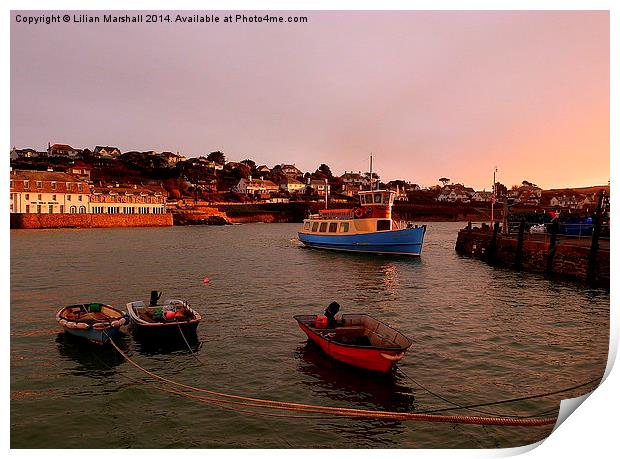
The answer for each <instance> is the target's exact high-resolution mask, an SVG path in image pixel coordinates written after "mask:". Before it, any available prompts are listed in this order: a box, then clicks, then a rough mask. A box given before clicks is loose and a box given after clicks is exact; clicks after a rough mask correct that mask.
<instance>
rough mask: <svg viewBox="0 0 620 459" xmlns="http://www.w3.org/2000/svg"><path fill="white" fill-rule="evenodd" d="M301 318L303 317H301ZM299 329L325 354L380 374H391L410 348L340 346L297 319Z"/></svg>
mask: <svg viewBox="0 0 620 459" xmlns="http://www.w3.org/2000/svg"><path fill="white" fill-rule="evenodd" d="M299 317H301V316H299ZM295 319H296V320H297V323H298V325H299V328H300V329H301V330H302V331H303V332H304V333H305V334H306V335H307V336H308V339H309V340H310V341H312V342H314V343H315V344H317V345H318V346H319V347H320V348H321V349H322V350H323V352H324V353H325V354H327V355H328V356H329V357H331V358H333V359H334V360H337V361H339V362H342V363H345V364H347V365H351V366H354V367H357V368H362V369H364V370H369V371H377V372H380V373H387V372H389V371H390V370H391V369H392V367H393V366H394V365H395V364H396V362H398V361H400V359H402V357H403V356H404V353H405V351H406V349H407V347H408V346H406V347H403V348H398V349H382V348H373V347H361V346H353V345H346V344H339V343H337V342H334V341H332V340H329V339H326V338H325V337H323V336H321V335H319V334H318V333H316V331H314V330H313V329H312V328H311V327H309V326H307V325H306V324H305V323H304V320H302V319H299V318H298V317H295Z"/></svg>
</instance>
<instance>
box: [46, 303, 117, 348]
mask: <svg viewBox="0 0 620 459" xmlns="http://www.w3.org/2000/svg"><path fill="white" fill-rule="evenodd" d="M56 321H57V322H58V323H59V324H60V326H61V327H62V328H63V330H64V331H65V332H66V333H69V334H71V335H74V336H79V337H80V338H85V339H87V340H89V341H91V342H93V343H98V344H104V343H107V342H108V341H109V340H110V338H112V337H113V336H115V335H116V334H117V333H118V332H119V330H120V328H121V327H122V326H123V325H125V324H126V323H127V322H128V318H127V315H126V314H125V312H123V311H119V310H118V309H115V308H113V307H112V306H109V305H107V304H102V303H87V304H75V305H72V306H67V307H66V308H62V309H61V310H60V311H58V313H57V314H56Z"/></svg>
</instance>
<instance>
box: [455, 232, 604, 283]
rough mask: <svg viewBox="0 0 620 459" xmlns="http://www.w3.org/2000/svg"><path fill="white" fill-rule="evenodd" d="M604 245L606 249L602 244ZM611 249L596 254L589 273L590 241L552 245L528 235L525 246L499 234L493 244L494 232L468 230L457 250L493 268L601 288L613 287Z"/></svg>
mask: <svg viewBox="0 0 620 459" xmlns="http://www.w3.org/2000/svg"><path fill="white" fill-rule="evenodd" d="M601 245H605V244H603V243H601ZM606 245H607V248H605V247H603V248H599V249H598V250H597V251H596V259H595V262H594V263H593V264H592V268H591V269H592V270H593V271H592V273H589V267H590V256H591V239H590V238H582V239H575V238H564V237H560V236H558V238H557V239H556V241H555V244H553V245H552V243H551V238H550V236H549V235H548V234H537V235H529V234H528V235H524V237H523V239H522V241H521V243H520V244H519V239H518V236H517V235H514V234H511V235H504V234H501V233H498V234H497V235H496V238H495V242H493V232H492V231H491V230H490V228H489V227H488V226H486V227H485V228H484V229H481V228H471V227H470V225H468V227H467V228H465V229H462V230H460V231H459V233H458V237H457V240H456V245H455V250H456V252H457V253H458V254H459V255H463V256H468V257H472V258H477V259H480V260H484V261H486V262H487V263H489V264H490V265H493V266H500V267H505V268H513V269H516V270H523V271H529V272H535V273H544V274H548V275H550V276H551V277H560V278H568V279H573V280H577V281H581V282H587V281H589V283H591V284H594V285H596V286H601V287H609V266H610V256H609V248H608V245H609V244H608V242H607V243H606Z"/></svg>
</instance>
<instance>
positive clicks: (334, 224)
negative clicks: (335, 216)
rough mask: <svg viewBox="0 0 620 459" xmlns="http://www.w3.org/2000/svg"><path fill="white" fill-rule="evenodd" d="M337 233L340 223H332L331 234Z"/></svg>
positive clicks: (330, 226)
mask: <svg viewBox="0 0 620 459" xmlns="http://www.w3.org/2000/svg"><path fill="white" fill-rule="evenodd" d="M336 231H338V223H336V222H331V223H330V224H329V232H330V233H335V232H336Z"/></svg>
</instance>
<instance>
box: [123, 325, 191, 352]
mask: <svg viewBox="0 0 620 459" xmlns="http://www.w3.org/2000/svg"><path fill="white" fill-rule="evenodd" d="M132 335H133V338H134V340H135V349H136V351H138V352H139V353H140V354H143V355H147V356H151V355H154V354H173V353H178V354H191V353H195V352H198V351H199V350H200V348H201V347H202V343H201V342H200V339H198V334H197V333H196V331H195V330H194V331H191V332H189V331H184V332H183V334H181V332H176V333H173V332H172V331H171V332H170V333H165V334H162V335H159V336H149V335H144V334H141V333H136V332H134V333H132Z"/></svg>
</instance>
